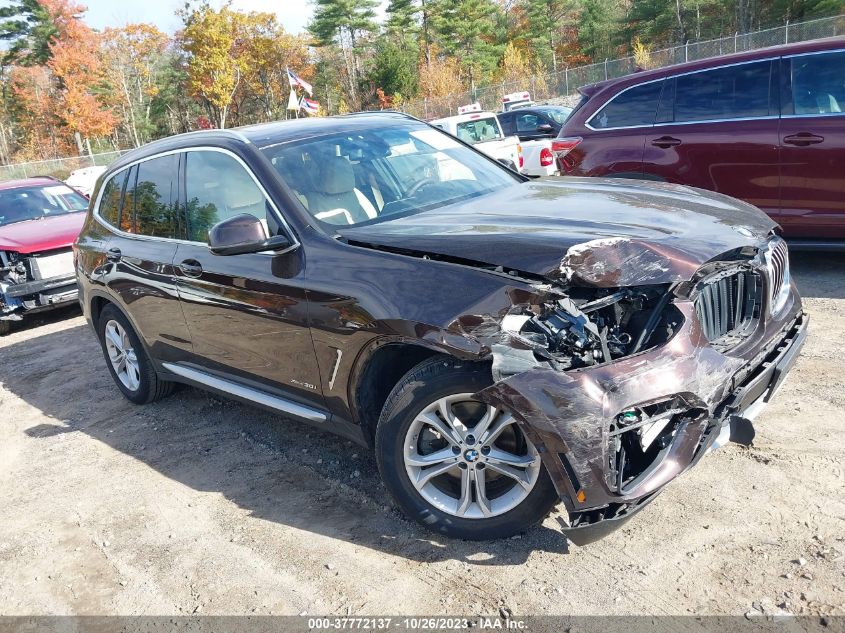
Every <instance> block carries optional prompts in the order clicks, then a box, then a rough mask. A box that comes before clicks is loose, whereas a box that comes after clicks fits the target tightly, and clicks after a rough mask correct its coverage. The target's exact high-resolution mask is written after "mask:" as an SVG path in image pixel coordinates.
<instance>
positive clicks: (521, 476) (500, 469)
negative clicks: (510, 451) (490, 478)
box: [487, 462, 531, 490]
mask: <svg viewBox="0 0 845 633" xmlns="http://www.w3.org/2000/svg"><path fill="white" fill-rule="evenodd" d="M487 468H490V469H492V470H495V471H496V472H497V473H500V474H502V475H504V476H505V477H510V478H511V479H513V480H514V481H516V482H517V483H518V484H519V485H520V486H522V487H523V488H525V489H526V490H527V489H529V488H530V487H531V480H530V479H529V478H528V473H527V472H526V471H522V470H519V469H518V468H513V467H512V466H506V465H505V464H496V463H493V462H487Z"/></svg>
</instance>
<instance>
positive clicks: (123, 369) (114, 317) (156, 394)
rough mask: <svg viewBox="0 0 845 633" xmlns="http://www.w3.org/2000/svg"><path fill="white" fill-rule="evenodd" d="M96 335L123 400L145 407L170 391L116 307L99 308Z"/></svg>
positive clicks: (135, 334) (124, 317)
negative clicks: (100, 310) (144, 405)
mask: <svg viewBox="0 0 845 633" xmlns="http://www.w3.org/2000/svg"><path fill="white" fill-rule="evenodd" d="M97 335H98V337H99V339H100V345H101V347H102V348H103V356H104V357H105V359H106V365H107V366H108V368H109V373H111V377H112V378H113V379H114V382H115V384H116V385H117V388H118V389H120V392H121V393H122V394H123V396H124V397H125V398H126V399H127V400H129V401H130V402H134V403H135V404H148V403H150V402H154V401H155V400H159V399H161V398H163V397H165V396H166V395H168V394H169V393H170V392H171V391H172V390H173V383H171V382H166V381H164V380H161V379H160V378H159V377H158V375H157V374H156V371H155V368H154V367H153V364H152V361H151V360H150V357H149V356H148V355H147V352H146V350H145V349H144V346H143V345H142V344H141V339H140V338H139V337H138V334H137V333H136V332H135V329H134V328H133V327H132V324H131V323H130V322H129V319H127V318H126V315H125V314H123V312H121V311H120V310H119V309H118V308H116V307H115V306H113V305H108V306H106V307H105V308H103V311H102V312H101V313H100V317H99V319H98V320H97Z"/></svg>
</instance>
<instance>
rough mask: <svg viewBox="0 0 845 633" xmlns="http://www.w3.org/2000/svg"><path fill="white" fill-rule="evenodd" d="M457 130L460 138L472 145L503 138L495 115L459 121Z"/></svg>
mask: <svg viewBox="0 0 845 633" xmlns="http://www.w3.org/2000/svg"><path fill="white" fill-rule="evenodd" d="M455 132H456V135H457V137H458V138H459V139H461V140H462V141H463V142H464V143H469V144H470V145H475V144H476V143H484V142H486V141H498V140H499V139H501V138H502V135H501V134H500V133H499V122H498V121H496V118H495V117H486V118H484V119H476V120H473V121H464V122H463V123H458V125H457V126H456V130H455Z"/></svg>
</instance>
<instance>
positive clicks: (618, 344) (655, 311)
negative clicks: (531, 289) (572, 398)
mask: <svg viewBox="0 0 845 633" xmlns="http://www.w3.org/2000/svg"><path fill="white" fill-rule="evenodd" d="M672 296H673V295H672V292H671V288H670V287H669V285H668V284H662V285H655V286H641V287H634V288H622V289H604V288H602V289H591V288H572V289H570V290H569V291H568V292H567V294H566V295H561V296H560V297H558V298H555V299H550V300H548V301H546V302H543V303H542V304H541V305H539V306H530V308H521V309H520V311H515V312H511V313H509V314H508V315H507V316H505V317H504V319H503V320H502V322H501V330H502V332H503V333H504V334H505V335H506V339H505V340H503V341H500V342H499V343H496V344H494V345H493V350H492V351H493V358H494V368H493V371H494V376H496V377H497V379H498V378H501V377H502V376H506V375H510V374H512V373H517V372H518V371H522V370H524V369H525V367H526V365H533V366H536V364H537V363H538V362H546V363H548V364H549V366H550V367H552V368H554V369H557V370H569V369H578V368H581V367H589V366H592V365H599V364H602V363H608V362H611V361H613V360H616V359H619V358H622V357H625V356H629V355H631V354H635V353H637V352H640V351H643V350H645V349H649V348H651V347H654V346H656V345H660V344H662V343H665V342H666V341H668V340H669V339H670V338H671V337H672V336H673V335H674V333H675V332H676V331H677V328H678V326H679V325H680V324H681V322H682V321H683V319H682V317H681V315H680V313H678V312H677V310H675V309H673V308H672V306H671V305H670V300H671V298H672Z"/></svg>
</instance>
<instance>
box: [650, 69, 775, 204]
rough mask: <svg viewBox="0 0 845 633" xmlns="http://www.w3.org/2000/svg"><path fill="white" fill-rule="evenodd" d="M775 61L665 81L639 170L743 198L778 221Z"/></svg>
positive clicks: (704, 71) (683, 75)
mask: <svg viewBox="0 0 845 633" xmlns="http://www.w3.org/2000/svg"><path fill="white" fill-rule="evenodd" d="M776 69H777V60H775V61H774V62H773V61H772V60H764V61H755V62H746V63H741V64H733V65H730V66H724V67H720V68H713V69H708V70H701V71H696V72H691V73H685V74H682V75H678V76H677V77H673V78H669V79H667V80H666V86H665V89H664V91H663V97H662V98H661V101H660V108H659V110H658V113H657V119H656V122H655V125H654V128H653V129H651V130H650V131H649V134H648V136H647V137H646V142H645V152H644V154H643V171H644V173H645V174H647V175H653V176H657V177H659V178H661V179H664V180H667V181H669V182H675V183H680V184H684V185H691V186H693V187H701V188H702V189H708V190H710V191H717V192H719V193H724V194H727V195H729V196H734V197H736V198H741V199H743V200H746V201H748V202H750V203H752V204H754V205H757V206H758V207H760V208H761V209H763V211H765V212H767V213H768V214H770V215H772V216H775V217H776V216H777V215H778V211H779V207H780V200H779V182H778V115H779V106H778V92H779V91H778V89H777V70H776Z"/></svg>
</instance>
